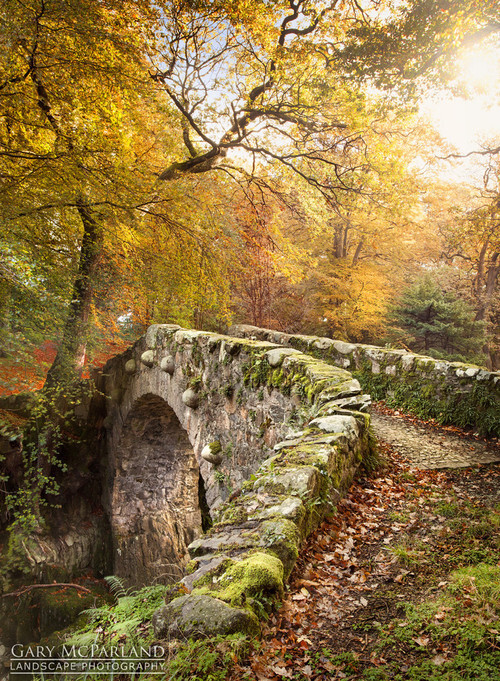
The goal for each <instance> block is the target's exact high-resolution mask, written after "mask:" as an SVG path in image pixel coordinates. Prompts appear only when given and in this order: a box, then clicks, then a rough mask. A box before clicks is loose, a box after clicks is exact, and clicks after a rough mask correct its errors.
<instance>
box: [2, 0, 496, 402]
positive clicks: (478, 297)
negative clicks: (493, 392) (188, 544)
mask: <svg viewBox="0 0 500 681" xmlns="http://www.w3.org/2000/svg"><path fill="white" fill-rule="evenodd" d="M499 33H500V12H499V9H498V4H497V0H405V1H402V0H333V1H332V2H329V1H323V0H171V1H170V0H155V2H150V1H149V0H104V1H102V2H96V1H95V0H73V1H72V2H67V1H66V0H26V1H24V2H20V1H19V0H3V2H2V3H1V7H0V44H1V46H2V50H1V53H0V329H1V335H0V392H3V393H9V392H16V391H19V390H22V389H26V388H35V387H40V386H41V385H43V384H44V382H45V381H47V383H48V384H50V385H54V384H60V383H61V382H64V381H66V380H73V379H74V378H78V377H81V376H82V375H83V376H85V375H88V372H89V370H90V368H91V367H92V366H95V365H99V364H102V362H103V361H104V359H105V358H106V357H108V356H111V355H113V354H116V353H117V352H119V351H120V350H121V349H122V348H124V347H125V346H126V345H127V344H129V343H130V342H131V341H132V340H134V339H135V338H137V337H138V336H139V335H141V334H142V333H143V332H144V330H145V329H146V328H147V327H148V325H150V324H152V323H158V322H159V323H178V324H181V325H183V326H186V327H193V328H199V329H205V330H215V331H221V332H224V331H225V330H227V328H228V326H229V325H230V324H231V323H233V322H239V323H250V324H255V325H259V326H265V327H270V328H275V329H279V330H283V331H286V332H289V333H313V334H317V335H324V336H329V337H331V338H337V339H343V340H350V341H356V342H362V343H370V344H377V345H388V346H391V347H397V348H407V349H411V350H415V351H418V352H421V353H423V354H427V355H432V356H435V357H444V358H450V359H453V360H459V361H468V362H474V363H477V364H480V365H483V366H487V367H488V368H490V369H493V370H498V369H499V368H500V306H499V300H500V287H499V274H500V128H499V130H498V131H497V135H496V137H495V135H494V134H493V135H492V134H490V133H488V134H486V133H484V132H482V131H481V129H479V128H478V134H477V139H476V141H475V143H474V144H473V145H472V146H471V148H470V149H468V150H465V151H464V150H463V149H461V148H457V147H456V146H454V144H453V143H452V142H451V141H450V139H448V138H446V136H445V134H444V133H443V130H442V129H441V130H438V127H439V126H437V124H435V121H434V119H433V116H432V111H433V109H432V106H433V105H432V101H437V100H439V99H440V98H441V99H442V98H447V97H455V98H460V99H461V100H464V101H469V102H477V101H482V102H486V104H485V105H484V106H485V107H486V106H491V107H494V106H498V105H499V104H500V102H499V92H500V88H499V83H500V65H499V64H500V62H499V55H498V49H497V51H496V52H495V46H497V47H498V40H499ZM488 50H489V52H488ZM471 55H472V56H474V55H476V57H477V56H478V55H479V58H482V59H483V65H484V68H483V69H482V70H481V69H479V71H480V72H479V74H477V73H476V75H475V77H473V74H472V75H471V73H470V70H469V71H467V69H466V68H465V66H464V64H466V63H467V62H466V61H464V60H466V59H467V57H468V56H469V57H470V56H471ZM487 55H489V56H487ZM495 69H496V70H495ZM479 98H481V99H479ZM425 102H427V103H430V104H428V106H427V108H426V107H423V106H422V103H425ZM425 108H426V111H425V112H424V109H425ZM457 115H459V113H457ZM478 123H480V121H478ZM450 125H451V121H450Z"/></svg>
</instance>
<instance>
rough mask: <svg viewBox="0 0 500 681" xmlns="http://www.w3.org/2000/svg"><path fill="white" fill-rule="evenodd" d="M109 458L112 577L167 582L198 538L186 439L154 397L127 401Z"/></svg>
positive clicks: (194, 480)
mask: <svg viewBox="0 0 500 681" xmlns="http://www.w3.org/2000/svg"><path fill="white" fill-rule="evenodd" d="M114 458H115V462H116V467H115V469H114V476H113V480H112V485H111V489H110V496H111V498H110V511H111V512H110V520H111V528H112V534H113V554H114V571H115V572H116V574H119V575H120V576H121V577H123V578H125V579H126V581H127V582H129V583H133V584H150V583H152V582H154V581H155V580H161V581H175V579H178V578H179V567H182V566H183V565H185V563H186V562H187V560H188V551H187V547H188V545H189V544H190V543H191V542H192V541H193V540H194V539H196V538H197V537H198V536H199V535H200V534H201V527H202V519H201V512H200V506H199V480H200V472H199V467H198V463H197V460H196V456H195V453H194V450H193V447H192V445H191V442H190V441H189V438H188V435H187V432H186V431H185V430H184V428H183V427H182V426H181V424H180V422H179V419H178V418H177V416H176V414H175V412H174V410H173V409H172V408H171V407H170V406H169V405H168V403H167V402H166V401H165V400H164V399H163V398H162V397H160V396H159V395H155V394H153V393H146V394H144V395H142V396H141V397H139V398H138V399H136V400H135V401H134V403H133V404H132V406H131V408H130V410H129V411H128V414H127V416H126V418H125V420H124V422H123V425H122V427H121V433H120V435H119V438H118V441H117V442H116V453H115V457H114Z"/></svg>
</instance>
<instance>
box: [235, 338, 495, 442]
mask: <svg viewBox="0 0 500 681" xmlns="http://www.w3.org/2000/svg"><path fill="white" fill-rule="evenodd" d="M230 333H231V335H233V336H237V337H242V338H252V339H255V340H265V341H268V342H271V343H279V344H280V345H282V346H284V347H290V348H295V349H298V350H301V351H302V352H304V353H307V354H309V355H313V356H315V357H318V358H319V359H321V360H323V361H325V362H328V363H331V364H333V365H335V366H339V367H343V368H345V369H347V370H348V371H351V372H353V375H354V376H355V377H356V378H358V379H359V381H360V383H361V385H362V386H363V389H364V390H366V392H368V393H370V395H371V397H372V398H373V399H381V398H385V397H387V398H388V401H389V403H390V404H391V406H396V407H401V408H403V409H408V410H409V411H413V412H414V413H416V414H417V415H420V416H422V417H424V418H435V419H437V420H438V421H439V422H441V423H444V424H454V425H458V426H461V427H464V428H472V429H475V430H478V431H479V433H480V434H481V435H489V436H493V437H500V373H499V372H490V371H487V370H486V369H484V368H481V367H478V366H475V365H472V364H464V363H462V362H447V361H444V360H438V359H434V358H432V357H425V356H423V355H418V354H414V353H411V352H408V351H406V350H394V349H389V348H380V347H376V346H372V345H363V344H360V343H346V342H344V341H338V340H332V339H331V338H323V337H319V336H304V335H299V334H295V335H292V334H286V333H282V332H280V331H274V330H271V329H261V328H258V327H255V326H247V325H237V326H234V327H232V328H231V329H230Z"/></svg>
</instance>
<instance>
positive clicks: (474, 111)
mask: <svg viewBox="0 0 500 681" xmlns="http://www.w3.org/2000/svg"><path fill="white" fill-rule="evenodd" d="M456 67H457V78H456V81H455V83H456V86H457V88H458V89H459V90H463V91H464V94H463V95H461V96H459V95H456V96H451V95H449V94H445V93H443V94H442V96H441V97H438V98H432V99H428V100H426V101H424V102H422V110H423V111H424V113H426V114H427V116H428V117H429V118H430V119H431V120H432V122H433V124H434V126H435V127H436V128H437V130H438V131H439V132H440V134H441V135H442V136H443V137H444V138H445V139H446V140H447V141H448V142H450V143H451V144H452V145H453V146H454V147H456V148H457V150H458V151H459V152H460V153H467V152H469V151H471V150H473V149H474V148H476V149H477V148H478V147H479V145H480V144H481V142H484V141H485V140H492V139H493V140H494V139H498V138H500V49H498V48H497V49H494V48H493V47H492V46H490V47H488V48H481V49H479V48H478V49H476V50H469V51H468V52H467V53H466V54H465V55H464V56H463V57H462V58H461V59H460V61H459V62H458V63H457V64H456Z"/></svg>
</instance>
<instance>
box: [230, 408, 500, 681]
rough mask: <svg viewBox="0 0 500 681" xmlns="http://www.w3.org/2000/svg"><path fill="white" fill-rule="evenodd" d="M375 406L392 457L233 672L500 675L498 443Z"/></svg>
mask: <svg viewBox="0 0 500 681" xmlns="http://www.w3.org/2000/svg"><path fill="white" fill-rule="evenodd" d="M374 411H375V414H374V416H375V418H374V428H375V430H376V432H377V434H378V436H379V446H380V450H381V453H382V454H383V456H384V457H385V459H386V461H387V465H386V466H385V467H384V468H383V469H381V470H379V471H378V472H377V473H375V474H372V475H371V476H366V477H361V478H358V479H357V481H356V482H355V483H354V484H353V486H352V487H351V490H350V492H349V494H348V496H347V497H346V498H345V499H343V500H342V501H341V502H340V503H339V505H338V513H337V515H335V516H334V517H333V518H331V519H330V520H329V521H327V522H325V523H323V525H322V526H321V527H320V528H319V529H318V530H317V531H316V532H315V533H314V535H312V536H311V538H310V539H309V541H308V543H307V546H306V547H305V550H304V551H303V552H301V556H300V558H299V561H298V563H297V565H296V567H295V569H294V572H293V574H292V577H291V579H290V584H289V587H288V589H287V592H286V595H285V598H284V600H283V602H282V605H281V607H280V609H279V610H278V611H277V612H275V613H273V614H272V615H271V616H270V617H269V620H268V622H267V626H266V630H265V635H264V639H263V641H262V642H261V643H260V644H259V646H258V648H256V649H255V650H254V651H253V652H252V654H251V655H250V657H249V658H248V659H247V660H246V661H240V662H239V664H236V666H235V667H234V668H233V671H232V672H229V671H228V672H227V673H228V676H226V677H225V678H228V679H231V681H241V680H242V679H249V680H250V679H252V680H256V681H267V680H268V679H269V680H270V681H276V680H277V679H278V680H284V679H293V680H296V681H299V680H300V681H302V680H312V681H323V680H327V679H328V680H334V679H350V680H355V679H365V680H369V681H379V680H380V681H382V680H386V679H395V680H405V679H409V680H410V679H411V680H422V681H423V680H425V681H430V680H431V679H432V680H434V679H436V680H438V679H439V680H440V681H441V680H442V681H445V680H446V681H462V680H468V679H470V680H471V681H472V679H474V680H475V681H476V680H479V681H497V680H500V622H499V615H500V464H499V463H498V461H499V460H500V446H499V443H498V441H493V442H492V441H489V442H485V441H482V440H481V439H480V438H479V437H478V436H477V435H476V436H474V435H471V434H466V433H463V432H461V431H459V430H458V429H456V428H443V427H440V426H438V425H437V424H435V423H432V422H431V423H424V422H422V421H419V420H418V419H415V418H413V417H409V416H407V415H402V414H399V413H398V412H391V411H390V410H388V409H386V408H384V407H383V406H382V405H377V406H376V408H375V410H374ZM467 456H469V457H470V461H471V462H474V465H468V466H467V463H468V461H467ZM412 459H413V460H412ZM494 459H496V461H497V463H494V462H493V460H494ZM415 460H416V461H417V463H418V465H416V464H415ZM450 461H451V463H450ZM447 462H448V465H449V467H446V469H443V470H434V469H430V468H424V466H426V467H427V466H430V465H435V466H436V468H437V467H439V468H443V467H444V466H447ZM457 466H464V467H461V468H460V467H457ZM217 678H218V677H217Z"/></svg>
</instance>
